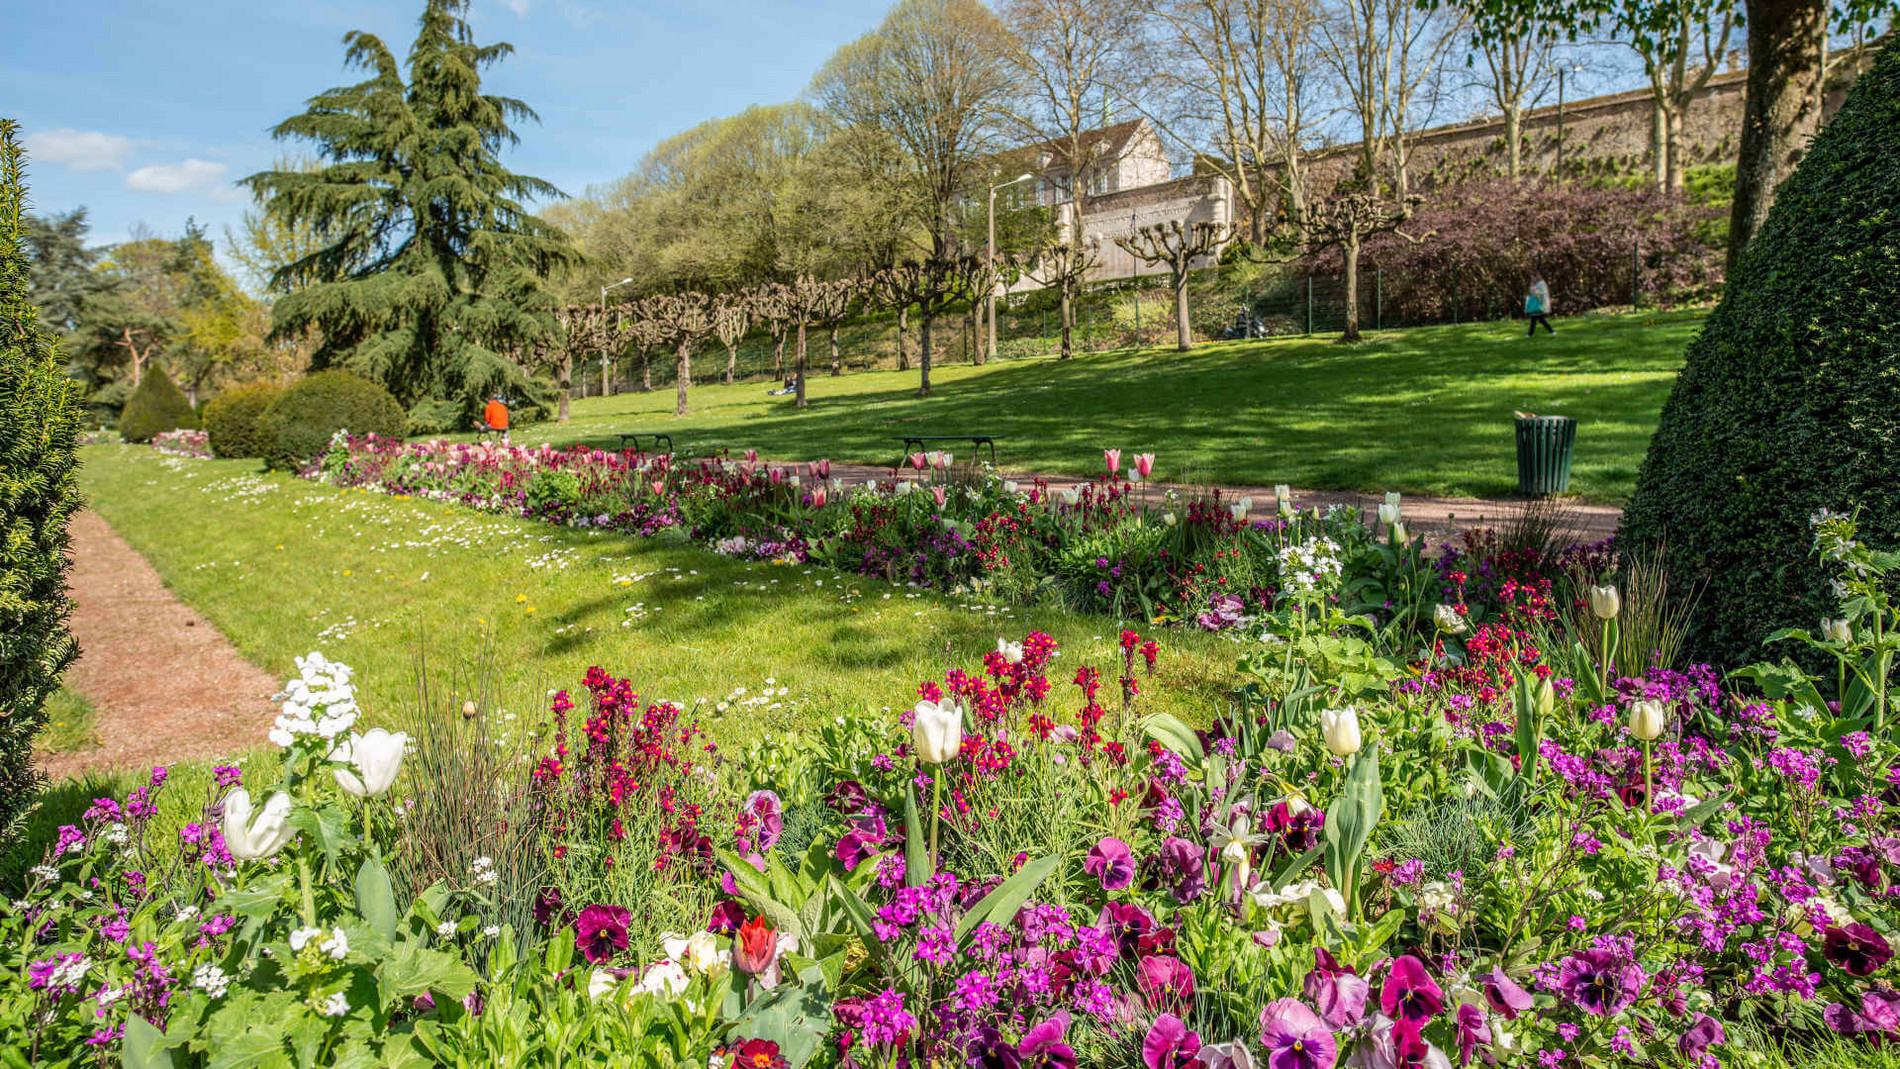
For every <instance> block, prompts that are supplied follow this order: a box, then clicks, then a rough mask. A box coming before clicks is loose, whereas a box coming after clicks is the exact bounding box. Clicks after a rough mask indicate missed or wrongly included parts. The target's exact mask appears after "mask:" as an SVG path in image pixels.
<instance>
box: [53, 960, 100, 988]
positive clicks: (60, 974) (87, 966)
mask: <svg viewBox="0 0 1900 1069" xmlns="http://www.w3.org/2000/svg"><path fill="white" fill-rule="evenodd" d="M90 971H92V959H91V958H88V957H84V956H79V957H72V958H68V959H66V960H65V961H62V962H60V963H59V964H58V965H55V966H53V971H52V972H51V973H48V974H47V977H46V989H47V990H48V991H58V990H60V989H62V988H74V989H76V988H78V987H79V982H80V981H81V980H84V979H85V978H86V973H88V972H90Z"/></svg>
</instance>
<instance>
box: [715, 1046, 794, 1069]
mask: <svg viewBox="0 0 1900 1069" xmlns="http://www.w3.org/2000/svg"><path fill="white" fill-rule="evenodd" d="M726 1053H727V1055H728V1056H729V1057H730V1058H731V1060H730V1061H728V1062H727V1063H726V1064H727V1065H729V1066H730V1067H731V1069H788V1063H787V1062H786V1061H785V1058H784V1056H783V1055H781V1054H780V1053H779V1052H778V1044H777V1043H775V1042H773V1041H772V1040H769V1039H748V1040H746V1041H745V1042H743V1043H741V1044H739V1045H738V1046H736V1047H731V1048H728V1049H727V1051H726Z"/></svg>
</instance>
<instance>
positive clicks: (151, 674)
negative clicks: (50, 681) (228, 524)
mask: <svg viewBox="0 0 1900 1069" xmlns="http://www.w3.org/2000/svg"><path fill="white" fill-rule="evenodd" d="M71 532H72V540H73V548H72V553H73V568H72V573H71V575H70V576H69V578H68V582H69V583H70V585H71V588H72V595H73V603H74V611H73V617H72V629H73V635H74V636H75V637H76V638H78V640H79V649H80V654H79V660H78V661H77V662H75V663H74V664H73V666H72V667H71V668H70V669H68V670H67V672H66V685H67V686H69V687H71V688H73V689H74V690H76V691H78V692H79V693H80V694H83V695H85V697H86V700H87V701H90V702H91V703H92V705H93V708H94V709H95V710H97V713H98V720H97V723H96V725H95V726H96V729H97V736H98V741H99V746H98V747H96V748H93V749H86V750H76V751H72V752H68V753H60V754H49V755H45V756H44V757H43V758H42V760H41V766H42V767H43V768H45V769H46V771H47V773H48V774H49V775H51V776H53V777H55V778H57V777H61V776H72V775H80V774H84V773H86V772H89V771H93V770H103V769H114V768H138V767H142V766H149V765H154V764H167V763H170V762H173V761H180V760H188V759H193V758H206V757H216V756H219V755H223V754H230V753H234V752H238V751H242V750H245V749H249V748H250V747H252V746H255V745H257V744H258V743H260V742H261V741H263V738H264V732H265V730H267V728H268V726H269V722H270V719H271V717H272V716H274V715H275V714H276V711H277V703H276V702H274V701H272V700H271V696H272V695H273V694H275V693H276V692H277V691H278V690H279V681H278V680H277V679H276V678H274V677H272V676H271V675H269V674H268V673H266V672H265V671H264V670H263V669H261V668H259V667H257V666H256V665H254V664H252V663H251V662H249V661H247V660H245V659H244V657H243V656H242V655H241V654H239V653H238V651H237V647H235V646H233V645H232V644H231V642H230V640H229V639H227V638H225V637H224V635H222V634H221V633H219V631H218V629H217V628H215V627H213V626H212V625H211V623H210V622H209V621H207V620H206V619H205V618H204V617H203V616H200V615H199V614H198V612H197V611H196V610H194V609H192V608H190V607H189V606H187V605H186V604H185V603H184V602H182V601H180V600H178V596H177V595H175V594H173V593H172V592H171V591H170V590H168V589H166V587H165V583H164V581H163V580H161V579H160V578H159V576H158V573H157V572H156V571H154V570H153V569H152V566H151V565H150V564H148V563H146V561H145V558H144V557H142V556H140V555H139V553H138V551H137V550H135V549H133V548H132V547H131V546H129V545H127V544H126V542H125V540H124V539H123V538H120V537H119V535H118V533H117V532H115V531H113V529H112V528H111V526H109V525H108V524H107V523H106V521H105V520H103V519H101V518H100V517H99V515H98V513H95V512H92V511H90V510H87V511H84V512H81V513H79V514H78V515H76V516H74V517H73V520H72V526H71Z"/></svg>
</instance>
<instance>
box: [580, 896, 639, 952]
mask: <svg viewBox="0 0 1900 1069" xmlns="http://www.w3.org/2000/svg"><path fill="white" fill-rule="evenodd" d="M632 919H633V914H631V913H629V912H627V910H626V907H624V906H601V905H593V906H588V907H587V908H586V909H583V910H581V912H580V916H578V917H575V918H574V945H575V946H576V947H578V948H579V949H580V952H581V957H583V958H586V959H587V960H588V961H589V962H590V963H592V964H594V965H599V964H600V963H601V962H603V961H612V960H613V957H614V955H615V954H618V953H619V952H620V951H622V950H625V949H627V922H628V921H631V920H632Z"/></svg>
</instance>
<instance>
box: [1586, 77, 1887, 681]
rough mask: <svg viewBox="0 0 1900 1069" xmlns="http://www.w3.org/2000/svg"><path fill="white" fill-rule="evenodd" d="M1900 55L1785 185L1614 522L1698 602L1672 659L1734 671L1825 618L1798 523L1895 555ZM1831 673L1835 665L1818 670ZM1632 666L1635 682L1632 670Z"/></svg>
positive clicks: (1864, 81) (1819, 581)
mask: <svg viewBox="0 0 1900 1069" xmlns="http://www.w3.org/2000/svg"><path fill="white" fill-rule="evenodd" d="M1897 308H1900V48H1891V47H1890V48H1887V49H1886V50H1885V52H1884V53H1883V54H1882V55H1881V56H1880V58H1879V60H1878V61H1877V62H1876V63H1875V64H1874V66H1873V68H1872V69H1871V70H1870V71H1869V72H1868V73H1867V74H1866V75H1864V76H1862V77H1861V79H1860V80H1859V82H1858V83H1856V84H1855V86H1854V88H1853V91H1852V92H1851V93H1850V94H1849V95H1848V99H1847V101H1846V103H1845V104H1844V105H1843V106H1842V108H1841V110H1840V112H1839V113H1837V114H1836V115H1835V116H1834V119H1833V121H1832V122H1830V123H1829V124H1828V125H1827V127H1826V128H1825V129H1823V130H1822V132H1821V134H1820V136H1819V137H1817V138H1816V139H1815V141H1814V144H1813V147H1812V148H1811V149H1810V150H1809V152H1808V155H1807V157H1806V158H1805V159H1804V160H1803V161H1802V162H1801V165H1800V167H1799V168H1798V169H1797V170H1796V171H1795V173H1794V174H1793V175H1791V176H1790V177H1789V178H1788V180H1787V181H1786V182H1785V183H1784V184H1783V185H1782V187H1781V191H1780V193H1779V194H1778V195H1777V197H1776V200H1775V206H1774V209H1773V211H1772V212H1771V213H1770V214H1769V216H1768V219H1767V221H1766V223H1765V224H1764V225H1763V226H1762V229H1761V232H1760V233H1759V234H1757V235H1756V237H1755V239H1754V241H1753V242H1751V243H1750V245H1749V247H1748V248H1747V249H1746V250H1744V252H1743V254H1742V257H1741V261H1740V263H1739V264H1738V265H1737V267H1736V271H1735V275H1734V277H1733V278H1731V279H1730V280H1729V288H1728V292H1727V294H1726V295H1725V296H1724V298H1723V300H1722V303H1721V304H1720V305H1719V306H1718V307H1717V308H1716V310H1715V312H1714V313H1713V314H1712V315H1711V316H1710V317H1709V321H1708V323H1707V325H1705V326H1704V327H1703V329H1702V333H1701V334H1700V335H1699V336H1698V337H1697V338H1696V340H1695V342H1694V343H1693V344H1691V345H1690V347H1689V351H1688V355H1687V360H1686V363H1685V365H1684V367H1683V370H1682V375H1681V376H1680V377H1679V378H1678V379H1677V380H1676V386H1675V390H1674V391H1673V392H1672V393H1671V394H1670V397H1669V401H1668V403H1667V404H1666V405H1664V407H1663V412H1662V421H1661V423H1660V425H1659V426H1658V428H1657V430H1656V436H1655V438H1654V439H1652V440H1651V442H1650V447H1649V455H1648V456H1647V457H1646V458H1645V459H1644V461H1643V467H1642V470H1641V472H1640V473H1639V474H1638V476H1637V484H1636V493H1635V496H1634V497H1633V498H1632V499H1631V501H1630V504H1629V509H1628V510H1627V512H1625V514H1624V519H1623V533H1624V536H1625V538H1626V539H1628V540H1633V541H1636V542H1640V543H1649V544H1660V545H1661V546H1662V547H1663V549H1664V551H1665V553H1666V558H1665V559H1666V562H1667V564H1668V566H1669V569H1670V577H1671V583H1670V586H1671V588H1672V589H1677V588H1679V589H1682V590H1685V591H1686V590H1688V589H1690V587H1691V586H1692V584H1693V583H1694V581H1696V580H1698V579H1705V580H1706V582H1707V587H1706V589H1705V591H1704V592H1703V594H1702V597H1701V600H1700V602H1699V603H1698V604H1697V607H1696V611H1695V617H1694V620H1693V622H1692V628H1693V630H1692V633H1691V634H1690V636H1689V641H1688V644H1687V649H1686V652H1687V654H1688V655H1689V656H1691V657H1693V658H1695V659H1699V660H1709V661H1712V662H1714V663H1716V664H1718V665H1726V666H1728V667H1739V666H1741V665H1743V664H1746V663H1748V662H1750V661H1752V660H1756V659H1760V658H1761V657H1762V656H1763V655H1764V653H1768V654H1775V655H1778V654H1779V653H1781V652H1782V648H1780V647H1778V648H1776V649H1775V650H1769V651H1764V650H1763V649H1762V648H1761V647H1760V646H1759V642H1760V640H1761V638H1762V637H1763V636H1765V635H1767V634H1768V633H1769V632H1771V631H1774V630H1776V629H1777V628H1781V627H1787V626H1800V627H1808V628H1811V627H1813V626H1814V625H1815V621H1817V620H1818V619H1820V618H1821V616H1823V615H1839V613H1838V611H1836V607H1835V605H1834V598H1833V595H1832V594H1831V593H1830V591H1829V589H1828V586H1827V582H1826V577H1825V574H1824V570H1823V568H1822V567H1821V561H1820V559H1819V558H1818V557H1817V556H1816V555H1815V553H1814V548H1813V536H1812V532H1811V530H1810V527H1809V517H1810V516H1811V515H1812V514H1813V513H1814V512H1815V511H1816V510H1818V509H1822V508H1828V509H1834V510H1836V511H1841V512H1852V511H1854V510H1859V512H1860V529H1861V531H1862V533H1863V536H1864V537H1865V538H1866V540H1867V542H1868V543H1869V544H1871V545H1874V546H1877V547H1879V548H1883V549H1885V548H1892V547H1894V546H1895V545H1897V544H1900V479H1896V478H1895V476H1894V473H1895V472H1896V471H1900V338H1896V337H1895V335H1894V333H1893V324H1894V318H1895V314H1896V313H1895V309H1897ZM1830 663H1831V662H1830ZM1641 667H1642V666H1633V667H1632V668H1631V671H1632V672H1635V671H1640V670H1641Z"/></svg>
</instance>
